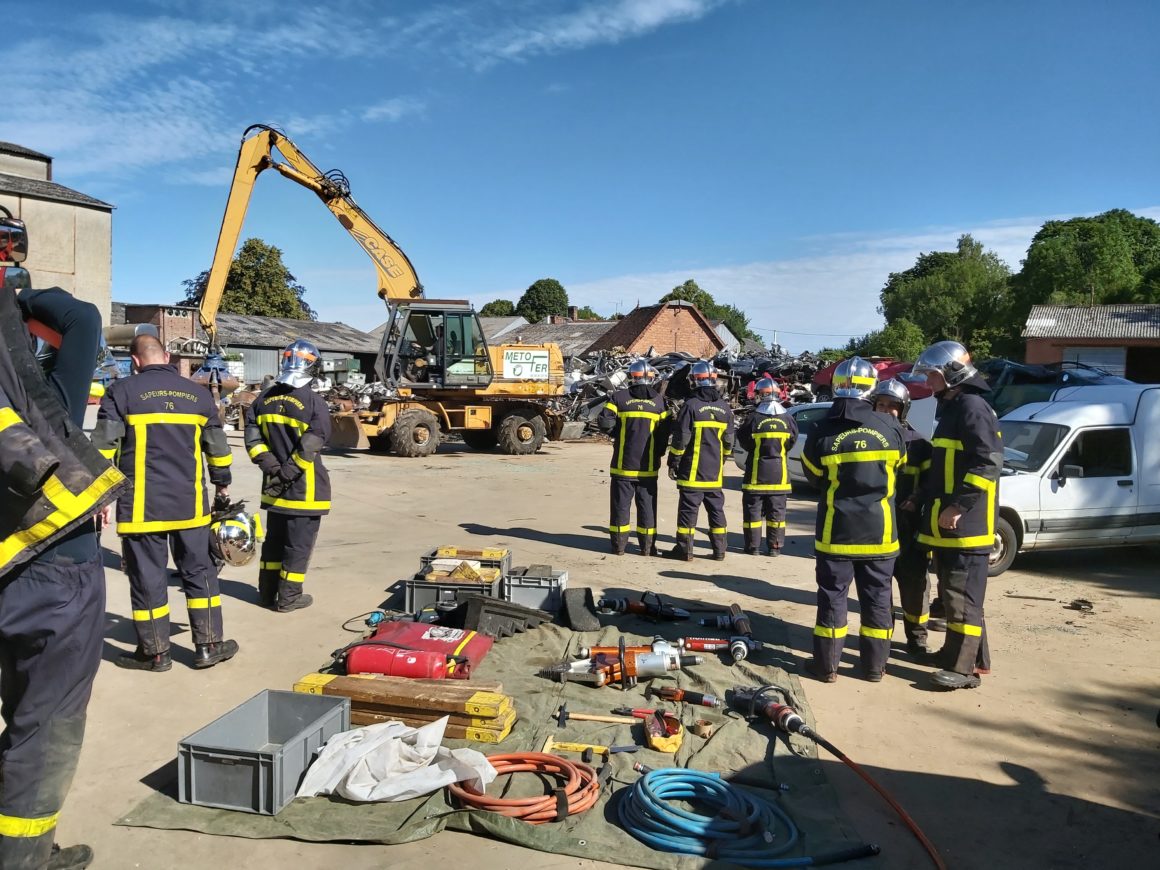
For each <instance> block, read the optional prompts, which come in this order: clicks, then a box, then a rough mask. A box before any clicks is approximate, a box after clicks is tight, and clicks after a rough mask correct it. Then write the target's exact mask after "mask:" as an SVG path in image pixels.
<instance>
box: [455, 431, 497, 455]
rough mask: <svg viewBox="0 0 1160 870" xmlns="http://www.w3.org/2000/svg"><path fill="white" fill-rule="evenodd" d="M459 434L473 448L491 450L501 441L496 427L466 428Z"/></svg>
mask: <svg viewBox="0 0 1160 870" xmlns="http://www.w3.org/2000/svg"><path fill="white" fill-rule="evenodd" d="M459 434H460V436H461V437H462V438H463V443H464V444H466V445H467V446H468V447H470V448H471V449H472V450H491V449H492V448H493V447H495V445H496V443H497V442H498V441H499V438H498V436H497V435H496V434H495V430H494V429H464V430H463V431H462V432H460V433H459Z"/></svg>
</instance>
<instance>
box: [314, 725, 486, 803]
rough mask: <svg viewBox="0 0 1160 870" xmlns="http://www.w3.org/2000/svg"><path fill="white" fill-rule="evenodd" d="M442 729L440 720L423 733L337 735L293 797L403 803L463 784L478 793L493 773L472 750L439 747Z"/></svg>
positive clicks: (373, 729)
mask: <svg viewBox="0 0 1160 870" xmlns="http://www.w3.org/2000/svg"><path fill="white" fill-rule="evenodd" d="M446 727H447V717H446V716H444V717H443V718H442V719H439V720H437V721H435V722H431V723H429V724H427V725H424V726H423V727H422V728H412V727H410V726H409V725H404V724H403V723H402V722H380V723H378V724H376V725H368V726H366V727H365V728H356V729H354V730H352V731H344V732H343V733H341V734H336V735H335V736H334V737H331V738H330V740H328V741H327V743H326V746H324V747H323V749H322V752H321V753H319V756H318V759H317V760H316V761H315V762H314V764H312V765H311V766H310V769H309V770H307V771H306V776H305V777H303V779H302V785H301V786H300V787H299V788H298V794H297V796H298V797H314V796H315V795H320V794H337V795H341V796H342V797H344V798H347V799H348V800H352V801H403V800H409V799H411V798H414V797H419V796H420V795H425V794H430V793H431V792H433V791H436V790H437V789H441V788H443V787H444V786H446V785H450V784H451V783H453V782H464V781H468V782H472V783H473V784H474V785H475V787H476V788H477V789H479V790H480V791H482V790H483V789H484V787H485V786H486V785H487V784H488V783H490V782H491V781H492V780H494V779H495V777H496V772H495V768H494V767H492V766H491V763H490V762H489V761H488V760H487V757H486V756H484V755H483V754H482V753H480V752H476V751H475V750H474V749H447V748H446V747H444V746H441V745H440V744H441V743H442V742H443V731H444V730H445V729H446Z"/></svg>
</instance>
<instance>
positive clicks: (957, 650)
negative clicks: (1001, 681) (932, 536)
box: [934, 547, 991, 674]
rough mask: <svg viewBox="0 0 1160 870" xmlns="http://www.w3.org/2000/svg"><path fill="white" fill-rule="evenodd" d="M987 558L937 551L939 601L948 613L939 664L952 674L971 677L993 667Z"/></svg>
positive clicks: (979, 555)
mask: <svg viewBox="0 0 1160 870" xmlns="http://www.w3.org/2000/svg"><path fill="white" fill-rule="evenodd" d="M988 561H989V560H988V556H987V554H986V553H963V552H961V551H959V550H951V549H944V548H942V547H940V548H938V549H937V550H936V551H935V559H934V563H935V571H936V572H937V573H938V590H939V597H940V598H941V599H942V603H943V610H944V611H945V613H946V621H947V633H946V640H945V641H944V642H943V648H942V651H941V652H940V653H939V654H938V663H939V664H940V665H941V666H942V667H944V668H946V669H947V670H950V671H955V672H956V673H960V674H970V673H972V672H973V671H974V669H975V668H976V667H980V668H986V669H988V670H990V667H991V650H990V648H989V646H988V645H987V623H986V622H985V621H984V620H983V599H984V598H985V597H986V594H987V568H988Z"/></svg>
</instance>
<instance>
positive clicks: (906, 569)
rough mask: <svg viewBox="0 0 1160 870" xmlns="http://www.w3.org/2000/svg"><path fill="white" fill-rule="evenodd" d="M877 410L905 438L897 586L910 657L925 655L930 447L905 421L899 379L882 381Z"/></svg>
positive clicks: (897, 498)
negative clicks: (925, 501) (922, 491)
mask: <svg viewBox="0 0 1160 870" xmlns="http://www.w3.org/2000/svg"><path fill="white" fill-rule="evenodd" d="M870 400H871V401H872V402H873V403H874V410H875V411H877V412H878V413H880V414H889V415H891V416H892V417H895V418H896V419H897V420H898V422H899V423H901V424H902V428H903V435H904V436H905V438H906V464H905V465H903V466H902V475H901V476H900V477H899V478H898V489H897V491H896V492H895V495H894V502H895V504H896V505H898V510H897V512H896V514H895V516H896V518H897V520H898V558H897V559H895V560H894V579H895V580H897V581H898V599H899V601H900V602H901V604H902V620H903V621H902V626H903V630H904V631H905V632H906V651H907V652H909V653H910V654H911V655H916V656H922V655H925V654H926V638H927V621H928V620H929V618H930V578H929V577H928V576H927V569H928V568H929V566H930V548H929V547H927V546H926V545H925V544H922V543H919V541H918V531H919V529H918V523H919V519H920V518H921V514H920V508H919V504H918V502H919V498H918V485H919V481H920V479H921V476H922V474H923V473H924V472H925V471H926V469H928V468H930V442H929V441H927V440H926V438H924V437H923V436H922V433H920V432H918V431H917V430H916V429H914V427H913V426H911V425H910V424H909V423H907V421H906V416H907V414H908V413H909V412H910V390H908V389H907V388H906V384H904V383H902V381H900V380H897V379H896V378H891V379H890V380H888V381H882V382H881V383H879V384H878V386H876V387H875V388H874V392H873V393H871V394H870Z"/></svg>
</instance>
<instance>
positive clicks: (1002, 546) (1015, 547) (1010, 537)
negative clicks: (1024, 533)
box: [987, 517, 1019, 577]
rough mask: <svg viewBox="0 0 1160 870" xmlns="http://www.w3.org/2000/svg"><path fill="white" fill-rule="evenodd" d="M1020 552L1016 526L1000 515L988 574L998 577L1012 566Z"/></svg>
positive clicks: (988, 565)
mask: <svg viewBox="0 0 1160 870" xmlns="http://www.w3.org/2000/svg"><path fill="white" fill-rule="evenodd" d="M1018 552H1019V537H1018V535H1016V534H1015V528H1014V527H1013V526H1012V525H1011V523H1009V522H1008V521H1007V520H1006V519H1005V518H1004V517H999V524H998V525H996V526H995V545H994V547H992V548H991V553H990V558H989V561H988V564H987V576H988V577H998V576H999V575H1000V574H1002V573H1003V572H1004V571H1006V570H1007V569H1008V568H1010V567H1011V563H1012V562H1014V561H1015V555H1016V554H1017V553H1018Z"/></svg>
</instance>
